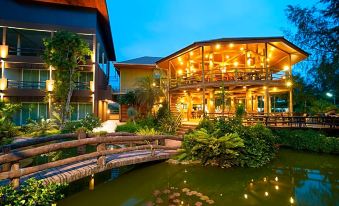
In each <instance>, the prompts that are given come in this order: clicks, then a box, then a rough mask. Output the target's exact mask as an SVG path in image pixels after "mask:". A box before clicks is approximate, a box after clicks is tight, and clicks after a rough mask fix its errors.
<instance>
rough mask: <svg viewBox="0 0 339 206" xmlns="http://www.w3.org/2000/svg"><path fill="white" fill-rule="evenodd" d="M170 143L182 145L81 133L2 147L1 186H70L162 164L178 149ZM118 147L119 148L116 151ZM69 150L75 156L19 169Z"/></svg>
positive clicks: (126, 135) (164, 138)
mask: <svg viewBox="0 0 339 206" xmlns="http://www.w3.org/2000/svg"><path fill="white" fill-rule="evenodd" d="M74 139H75V140H74ZM173 140H174V141H181V140H182V138H181V137H177V136H171V135H156V136H138V135H135V134H130V133H109V134H106V135H104V136H93V135H87V134H86V133H83V132H81V133H78V134H61V135H54V136H50V137H42V138H37V139H31V140H27V141H23V142H18V143H14V144H10V145H5V146H3V147H2V153H1V155H0V164H2V165H1V166H2V170H1V173H0V181H1V182H0V183H1V184H9V183H12V186H13V187H14V188H16V187H18V186H19V185H20V183H21V182H23V181H25V180H26V179H28V178H31V177H34V178H36V179H42V180H44V181H45V183H49V182H57V183H64V182H67V183H69V182H73V181H76V180H79V179H82V178H84V177H87V176H91V175H94V174H95V173H99V172H102V171H105V170H108V169H112V168H117V167H121V166H126V165H133V164H138V163H143V162H150V161H157V160H165V159H169V158H170V157H171V156H172V155H173V154H175V153H176V150H177V149H178V148H179V147H178V146H166V142H168V141H173ZM86 145H92V146H95V147H96V150H95V151H93V152H89V153H86ZM117 145H119V146H120V148H115V147H116V146H117ZM114 146H115V147H114ZM69 148H77V152H78V155H76V156H73V157H67V158H66V159H61V160H56V161H53V162H48V163H44V164H40V165H36V166H28V167H24V168H21V167H20V161H22V160H24V159H28V158H34V157H37V156H39V155H42V154H48V153H50V152H55V151H61V150H64V149H69Z"/></svg>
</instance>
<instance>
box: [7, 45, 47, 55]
mask: <svg viewBox="0 0 339 206" xmlns="http://www.w3.org/2000/svg"><path fill="white" fill-rule="evenodd" d="M42 53H43V49H42V48H16V47H9V51H8V54H9V55H16V56H41V55H42Z"/></svg>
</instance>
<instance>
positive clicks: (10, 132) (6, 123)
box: [0, 102, 20, 143]
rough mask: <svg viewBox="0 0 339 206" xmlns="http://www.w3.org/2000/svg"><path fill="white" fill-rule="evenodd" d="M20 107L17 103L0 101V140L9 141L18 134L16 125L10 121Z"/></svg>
mask: <svg viewBox="0 0 339 206" xmlns="http://www.w3.org/2000/svg"><path fill="white" fill-rule="evenodd" d="M19 109H20V105H18V104H10V103H4V102H0V141H1V142H2V143H9V142H10V141H11V138H13V137H14V136H15V135H17V134H18V132H19V130H18V127H16V125H15V124H14V123H13V122H12V117H13V115H14V113H15V112H16V111H18V110H19Z"/></svg>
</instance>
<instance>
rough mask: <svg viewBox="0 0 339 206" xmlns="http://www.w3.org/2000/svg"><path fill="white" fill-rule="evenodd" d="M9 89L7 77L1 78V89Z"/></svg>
mask: <svg viewBox="0 0 339 206" xmlns="http://www.w3.org/2000/svg"><path fill="white" fill-rule="evenodd" d="M6 89H7V79H6V78H1V79H0V90H6Z"/></svg>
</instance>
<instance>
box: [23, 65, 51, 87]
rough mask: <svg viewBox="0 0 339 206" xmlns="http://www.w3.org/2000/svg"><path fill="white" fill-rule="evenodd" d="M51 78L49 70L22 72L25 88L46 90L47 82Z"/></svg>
mask: <svg viewBox="0 0 339 206" xmlns="http://www.w3.org/2000/svg"><path fill="white" fill-rule="evenodd" d="M48 78H49V71H48V70H30V69H23V70H22V81H23V83H22V84H23V85H22V87H23V88H31V89H45V88H46V80H48Z"/></svg>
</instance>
